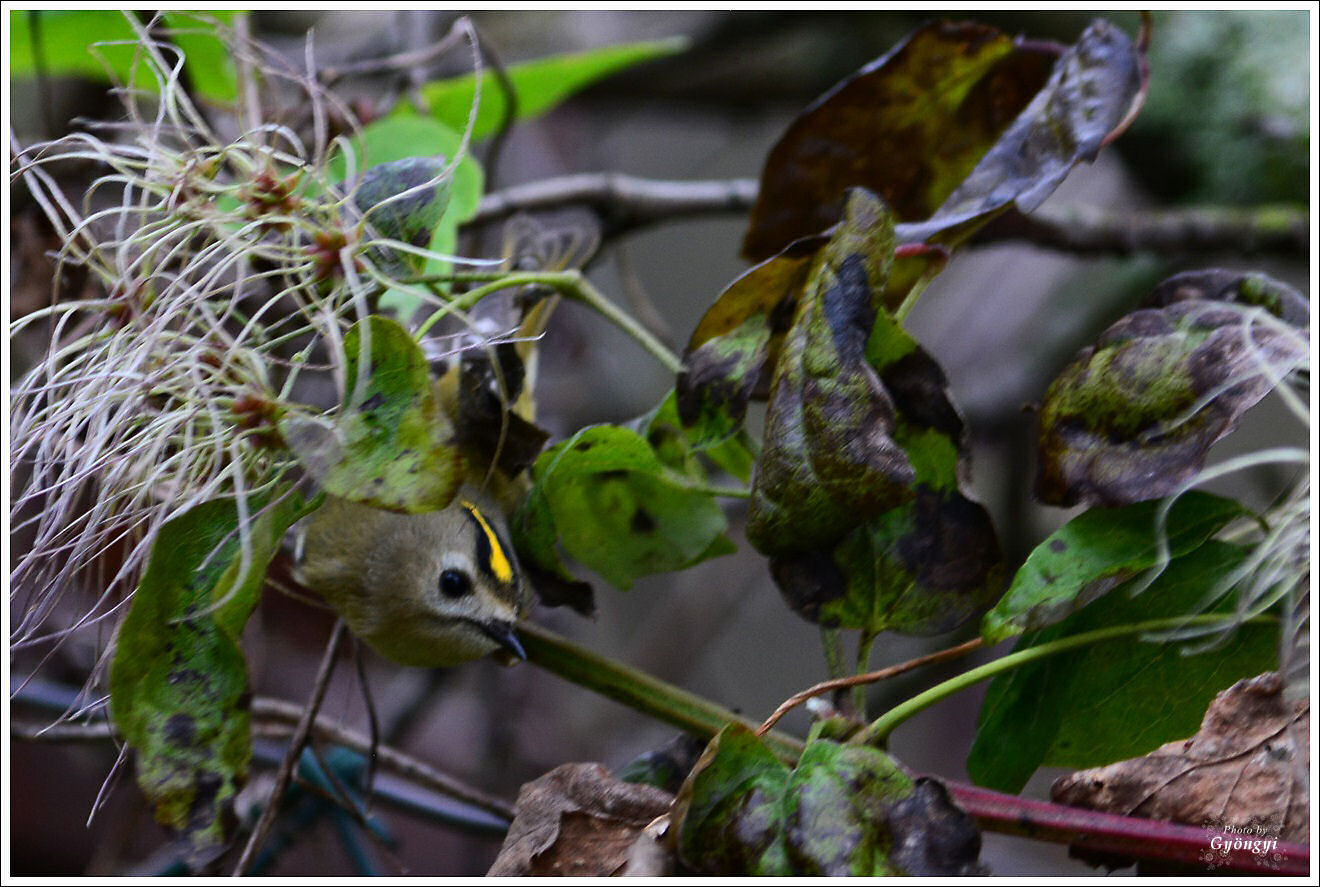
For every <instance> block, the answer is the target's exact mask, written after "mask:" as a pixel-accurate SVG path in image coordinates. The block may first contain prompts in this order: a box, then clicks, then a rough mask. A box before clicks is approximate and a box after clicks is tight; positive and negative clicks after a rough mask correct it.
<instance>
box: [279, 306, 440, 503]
mask: <svg viewBox="0 0 1320 887" xmlns="http://www.w3.org/2000/svg"><path fill="white" fill-rule="evenodd" d="M344 358H345V378H346V380H347V384H348V391H347V402H346V403H345V404H343V406H342V407H341V408H340V411H339V414H338V416H337V417H336V419H335V421H334V424H333V425H332V426H331V425H327V424H326V423H324V422H322V421H320V420H313V419H307V418H297V419H286V420H284V421H283V422H282V423H281V424H280V430H281V433H282V434H283V435H284V438H285V440H286V441H288V444H289V447H290V449H292V450H293V452H294V454H295V455H296V456H297V457H298V459H299V461H301V462H302V464H303V466H304V467H305V468H306V469H307V471H308V473H309V474H311V476H312V477H313V478H315V479H316V480H317V482H318V483H320V484H321V486H322V488H324V490H325V491H326V492H327V493H330V494H332V495H335V496H339V497H341V498H344V499H349V500H351V501H354V502H362V503H365V504H367V505H374V506H375V507H377V508H384V509H387V510H390V511H401V512H409V513H417V512H424V511H434V510H437V509H440V508H444V507H445V506H446V505H448V504H449V502H450V500H451V499H453V497H454V493H455V491H456V490H457V489H458V485H459V483H460V481H461V477H462V461H461V457H460V454H459V450H458V447H457V446H456V445H455V443H454V429H453V427H452V426H451V424H450V422H449V419H448V418H446V416H445V415H444V413H443V412H441V410H440V409H439V407H438V406H437V404H436V401H435V397H434V396H433V394H432V392H431V379H430V374H429V373H428V371H427V365H426V356H425V355H424V354H422V349H421V348H420V347H419V346H418V344H417V342H416V341H414V339H413V337H412V336H411V335H409V334H408V331H407V330H405V329H404V328H403V327H402V326H400V325H399V324H398V323H396V322H395V321H393V320H390V319H389V318H386V317H380V316H377V315H372V316H371V317H368V318H367V319H366V320H365V321H359V322H358V323H356V324H354V325H353V327H352V328H351V329H350V330H349V331H348V333H347V335H345V337H344ZM359 376H360V378H359Z"/></svg>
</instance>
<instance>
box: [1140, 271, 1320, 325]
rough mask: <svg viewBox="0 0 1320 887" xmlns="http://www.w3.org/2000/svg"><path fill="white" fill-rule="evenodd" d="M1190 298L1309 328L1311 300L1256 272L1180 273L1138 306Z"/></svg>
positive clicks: (1171, 302)
mask: <svg viewBox="0 0 1320 887" xmlns="http://www.w3.org/2000/svg"><path fill="white" fill-rule="evenodd" d="M1193 299H1201V300H1210V301H1215V302H1232V303H1236V304H1239V305H1257V306H1259V307H1261V308H1264V309H1265V310H1266V311H1268V312H1269V313H1270V314H1273V315H1274V316H1275V317H1277V318H1279V319H1280V320H1282V321H1283V322H1284V323H1288V324H1291V325H1292V326H1295V327H1297V328H1299V329H1303V330H1304V329H1308V328H1309V327H1310V325H1311V301H1310V300H1309V299H1307V298H1306V296H1304V295H1302V294H1301V293H1299V292H1298V291H1297V290H1295V289H1293V288H1292V287H1290V286H1288V284H1286V283H1284V282H1283V281H1281V280H1275V279H1274V278H1273V277H1270V276H1269V275H1268V274H1262V273H1261V272H1259V271H1246V272H1244V271H1234V270H1231V269H1228V268H1205V269H1201V270H1198V271H1184V272H1182V273H1181V274H1175V275H1173V276H1172V277H1170V278H1169V279H1168V280H1165V281H1164V282H1163V283H1161V284H1160V285H1159V286H1157V287H1155V289H1154V290H1153V291H1152V292H1151V294H1150V295H1149V296H1147V297H1146V298H1145V300H1144V301H1143V302H1142V307H1143V308H1164V307H1166V306H1168V305H1172V304H1174V303H1176V302H1186V301H1189V300H1193Z"/></svg>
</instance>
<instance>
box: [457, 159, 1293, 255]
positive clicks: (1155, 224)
mask: <svg viewBox="0 0 1320 887" xmlns="http://www.w3.org/2000/svg"><path fill="white" fill-rule="evenodd" d="M756 192H757V182H756V180H754V179H717V180H709V181H695V182H680V181H666V180H659V179H641V178H636V177H634V176H628V175H623V174H620V173H581V174H577V175H569V176H560V177H557V178H551V179H541V180H540V181H536V182H530V183H528V184H525V185H517V186H514V187H511V188H506V189H504V190H502V191H496V192H495V193H492V194H487V195H486V196H485V197H484V198H482V201H481V205H480V206H479V207H478V208H477V212H476V215H474V216H473V218H472V220H471V222H469V224H470V225H486V224H490V223H492V222H497V221H500V220H501V219H505V218H507V217H508V216H511V215H513V214H514V213H517V212H532V211H537V210H549V209H560V208H563V207H565V206H586V207H589V208H591V209H593V210H595V211H596V212H597V213H598V214H599V215H600V217H601V219H602V222H603V223H604V227H605V229H606V234H607V236H615V237H617V236H619V235H620V234H623V233H626V232H628V231H631V230H633V229H636V228H642V227H645V226H647V225H651V224H655V223H657V222H662V221H669V220H674V219H683V218H690V217H697V216H709V215H743V214H746V213H747V212H749V211H750V210H751V208H752V206H753V205H754V204H755V202H756ZM907 227H908V226H906V225H904V224H899V225H898V232H897V233H898V239H899V241H900V242H905V237H904V234H905V228H907ZM909 230H911V229H909ZM1309 237H1310V213H1309V211H1307V210H1305V209H1299V208H1297V207H1292V206H1263V207H1240V208H1239V207H1218V206H1205V207H1183V208H1169V209H1150V210H1136V211H1129V210H1124V211H1110V210H1104V209H1098V208H1095V207H1087V206H1073V207H1066V208H1053V207H1048V206H1047V207H1043V208H1042V209H1039V210H1037V211H1036V212H1034V213H1033V214H1032V215H1031V216H1023V215H1021V214H1020V213H1016V212H1010V213H1007V214H1006V215H1005V216H1003V217H1001V218H1000V219H998V220H996V221H995V222H994V223H992V224H990V225H988V226H987V227H986V228H985V230H983V231H982V232H981V233H980V235H979V236H977V238H976V239H975V242H976V243H999V242H1004V241H1025V242H1027V243H1032V244H1035V245H1037V246H1042V247H1046V248H1049V249H1057V250H1060V251H1062V252H1071V253H1079V254H1083V255H1092V254H1117V255H1128V254H1132V253H1139V252H1155V253H1161V254H1179V253H1202V252H1228V253H1234V254H1238V255H1245V254H1250V253H1272V254H1279V255H1293V256H1304V255H1307V254H1308V250H1309ZM906 239H907V240H911V237H910V236H909V237H908V238H906Z"/></svg>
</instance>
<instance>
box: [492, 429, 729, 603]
mask: <svg viewBox="0 0 1320 887" xmlns="http://www.w3.org/2000/svg"><path fill="white" fill-rule="evenodd" d="M532 481H533V489H532V492H531V494H529V495H528V496H527V497H526V499H525V500H524V502H523V504H522V505H521V506H520V507H519V509H518V513H517V514H516V515H515V518H514V531H515V535H516V537H517V538H518V540H519V541H518V542H517V543H516V544H517V547H518V550H519V552H520V553H521V552H524V551H526V552H527V553H529V555H530V556H531V558H532V562H533V563H534V564H535V565H536V566H538V567H540V568H541V569H544V570H546V571H548V572H551V573H554V574H556V575H560V576H561V577H562V576H567V575H571V574H569V573H568V572H567V568H566V567H565V566H564V564H563V562H562V560H560V558H559V556H558V552H557V550H556V546H555V542H554V540H555V539H556V538H557V539H558V542H559V545H562V547H563V549H564V551H565V552H567V553H568V554H569V555H570V556H571V557H573V558H574V559H575V560H576V561H578V562H579V563H581V564H583V565H585V566H587V567H589V568H590V569H592V570H595V571H596V572H597V573H599V574H600V575H601V576H602V577H604V578H605V579H606V581H608V582H609V583H610V584H612V585H614V586H615V587H617V588H624V589H626V588H629V587H631V586H632V584H633V582H635V581H636V580H637V579H638V578H639V577H641V576H646V575H649V574H652V573H662V572H667V571H670V570H680V569H684V568H686V567H689V566H691V565H693V564H695V563H698V562H700V561H702V560H705V559H707V558H710V557H715V556H717V555H720V554H727V553H729V552H731V551H732V550H733V544H732V543H731V542H730V541H729V539H728V537H727V536H725V535H724V530H725V528H726V526H727V520H726V519H725V517H724V512H723V510H722V509H721V508H720V506H719V503H717V502H716V501H715V500H714V498H713V496H712V495H711V493H710V492H709V491H708V490H707V489H705V488H704V486H703V485H701V484H699V483H696V482H694V481H693V480H692V479H691V478H690V477H688V476H686V475H684V474H681V473H679V472H677V471H675V470H673V469H672V468H670V467H668V466H666V465H665V464H664V463H663V462H662V461H661V460H660V458H659V457H658V456H657V455H656V452H655V451H654V450H653V449H651V447H650V445H649V444H648V443H647V442H646V441H645V440H644V439H643V438H642V437H641V436H640V435H638V434H637V433H636V432H634V431H631V430H629V429H626V428H619V427H616V426H611V425H596V426H591V427H589V428H584V429H583V430H581V431H579V432H578V433H577V434H575V435H574V436H573V437H572V438H570V439H569V440H566V441H564V442H562V443H559V444H556V445H555V446H553V447H551V448H550V449H548V450H546V451H545V452H544V453H542V454H541V456H540V457H539V458H538V459H537V460H536V464H535V465H534V466H533V468H532Z"/></svg>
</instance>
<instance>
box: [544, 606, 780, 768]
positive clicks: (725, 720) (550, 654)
mask: <svg viewBox="0 0 1320 887" xmlns="http://www.w3.org/2000/svg"><path fill="white" fill-rule="evenodd" d="M518 639H519V640H520V641H522V645H523V648H524V649H525V650H526V651H527V659H528V661H530V662H532V663H534V664H535V665H538V666H540V667H541V668H544V669H545V670H546V671H549V672H551V673H553V674H557V675H559V676H560V677H561V678H563V679H564V680H566V681H570V682H572V683H574V684H577V685H578V686H580V687H585V688H586V689H588V690H591V691H593V692H596V693H599V694H600V695H602V696H605V697H607V698H609V699H613V700H614V701H616V702H621V703H623V704H624V705H626V706H628V707H629V708H632V709H635V710H637V711H640V712H643V713H644V714H648V715H650V716H651V717H654V718H656V719H657V720H661V721H664V722H665V723H668V724H672V725H673V726H675V727H678V728H680V729H682V730H685V731H687V732H689V733H692V734H694V735H696V736H700V737H702V738H704V739H709V738H711V737H713V736H714V735H715V734H716V733H718V732H719V731H720V730H722V729H724V727H725V726H726V725H728V724H730V723H739V724H742V725H743V726H745V727H747V728H748V729H749V730H752V731H755V730H756V728H757V727H758V726H759V725H757V724H753V723H752V722H751V721H748V720H747V719H746V718H742V717H739V716H738V715H736V714H734V713H733V712H732V711H730V710H729V709H727V708H724V707H723V706H720V705H717V704H715V703H714V702H711V701H710V700H708V699H703V698H702V697H700V696H697V695H696V694H694V693H689V692H688V691H687V690H684V689H682V688H680V687H675V686H674V685H673V684H668V683H665V682H664V681H662V680H660V679H659V678H656V677H652V676H651V675H649V674H646V673H645V672H642V671H638V670H637V669H635V668H631V667H630V666H627V665H624V664H623V663H621V662H618V661H617V660H614V659H609V658H607V657H604V656H601V655H600V654H599V653H595V652H593V651H591V650H588V649H587V648H586V647H582V646H579V645H578V644H575V643H573V642H572V641H570V640H568V639H567V638H563V637H560V636H559V635H557V634H555V633H554V632H552V631H549V630H548V629H545V628H542V627H541V626H539V625H535V624H532V623H523V624H522V625H520V626H518ZM762 739H763V740H764V741H765V743H766V744H767V745H769V746H770V747H771V748H772V749H773V750H774V751H775V753H776V754H777V755H779V757H780V758H782V759H784V761H786V762H788V763H793V762H796V761H797V759H798V756H799V755H800V754H801V753H802V742H801V741H800V740H798V739H795V738H793V737H791V736H786V735H784V734H783V733H777V732H775V731H770V732H767V733H766V734H765V735H764V736H763V737H762Z"/></svg>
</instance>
